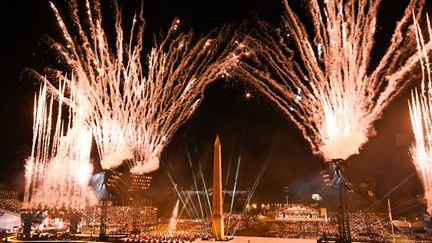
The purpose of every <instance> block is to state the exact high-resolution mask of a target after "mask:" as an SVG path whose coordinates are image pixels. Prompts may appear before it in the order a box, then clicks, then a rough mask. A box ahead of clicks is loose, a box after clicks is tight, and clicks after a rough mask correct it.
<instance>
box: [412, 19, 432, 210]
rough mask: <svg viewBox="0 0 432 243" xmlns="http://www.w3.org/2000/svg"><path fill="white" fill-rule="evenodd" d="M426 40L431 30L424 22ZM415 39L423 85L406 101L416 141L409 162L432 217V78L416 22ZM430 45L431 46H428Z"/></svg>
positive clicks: (425, 48) (425, 49)
mask: <svg viewBox="0 0 432 243" xmlns="http://www.w3.org/2000/svg"><path fill="white" fill-rule="evenodd" d="M427 24H428V25H427V26H428V33H429V40H430V39H431V37H432V29H431V26H430V22H429V18H428V19H427ZM416 37H417V38H416V39H417V48H418V54H419V56H420V57H421V59H420V65H421V68H422V84H421V89H420V92H419V91H417V89H415V90H413V91H412V93H411V99H410V100H409V101H408V105H409V111H410V117H411V125H412V128H413V132H414V137H415V142H414V144H413V145H412V146H411V148H410V152H411V156H412V161H413V163H414V165H415V167H416V170H417V174H418V175H419V177H420V179H421V181H422V184H423V188H424V191H425V199H426V202H427V209H428V212H429V214H432V78H431V70H430V62H429V57H428V49H429V48H428V46H427V45H428V43H425V41H424V38H423V35H422V33H421V29H420V26H419V25H418V23H417V22H416ZM429 45H430V43H429Z"/></svg>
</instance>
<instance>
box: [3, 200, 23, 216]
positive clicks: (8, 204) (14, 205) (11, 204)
mask: <svg viewBox="0 0 432 243" xmlns="http://www.w3.org/2000/svg"><path fill="white" fill-rule="evenodd" d="M21 207H22V202H21V201H19V200H17V199H0V208H2V209H6V210H9V211H12V212H17V213H18V212H19V211H20V210H21Z"/></svg>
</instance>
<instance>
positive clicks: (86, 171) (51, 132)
mask: <svg viewBox="0 0 432 243" xmlns="http://www.w3.org/2000/svg"><path fill="white" fill-rule="evenodd" d="M59 90H60V91H61V93H60V96H59V97H58V109H54V101H53V98H52V97H51V98H50V97H49V95H48V93H47V86H46V84H43V85H41V88H40V90H39V95H37V96H36V97H35V105H34V118H33V119H34V121H33V146H32V153H31V156H30V158H28V159H27V163H26V166H25V168H26V170H25V172H26V173H25V177H26V185H25V194H24V208H69V209H84V208H85V207H86V206H91V205H94V204H95V203H96V201H97V200H96V197H95V195H94V193H93V190H92V189H91V188H90V186H89V180H90V177H91V174H92V172H93V166H92V164H91V163H90V149H91V141H92V136H91V130H90V127H89V126H88V125H87V124H86V122H85V120H84V119H83V114H85V112H84V111H83V109H78V110H76V109H72V108H70V109H69V116H68V119H66V120H65V119H63V118H62V116H63V112H62V107H63V98H64V96H63V95H62V94H63V92H64V86H62V85H60V87H59ZM75 95H79V93H75V91H74V90H72V93H71V95H70V100H71V101H73V102H78V103H79V102H80V99H81V97H79V96H75ZM81 107H82V106H81ZM55 114H56V115H55ZM66 122H67V123H66Z"/></svg>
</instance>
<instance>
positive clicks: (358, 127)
mask: <svg viewBox="0 0 432 243" xmlns="http://www.w3.org/2000/svg"><path fill="white" fill-rule="evenodd" d="M379 2H380V1H379V0H365V1H356V0H348V1H318V0H312V1H305V4H306V5H307V7H305V8H304V9H308V10H310V13H309V15H310V16H311V21H312V24H313V31H310V32H308V31H306V27H305V25H304V24H303V23H302V22H301V21H300V18H299V17H298V16H297V15H296V14H295V13H294V12H293V10H292V8H291V7H290V6H289V4H288V1H287V0H284V6H285V15H284V17H283V30H276V31H275V30H273V28H272V27H271V26H269V25H268V24H266V23H264V22H260V21H258V27H257V28H256V29H254V30H253V31H249V34H248V35H247V36H245V43H247V44H246V47H245V49H250V50H261V51H256V52H253V51H249V50H248V51H247V55H246V56H248V57H249V59H247V60H245V62H243V63H242V64H241V65H239V66H241V69H240V70H239V72H240V75H241V76H243V78H244V79H245V80H249V81H250V82H252V83H254V84H255V85H257V87H258V88H259V89H260V90H261V91H262V92H263V93H264V94H265V95H266V96H268V97H269V98H270V99H271V100H272V101H274V102H275V104H276V105H277V106H278V107H280V109H282V110H283V112H284V113H285V114H286V115H287V116H288V117H289V118H290V119H291V120H292V121H293V122H294V123H295V124H296V125H297V126H298V127H299V129H300V130H301V132H302V133H303V135H304V137H305V138H306V139H307V141H308V142H309V143H310V144H311V146H312V149H313V152H314V153H318V154H321V155H322V156H323V157H324V158H325V160H326V161H330V160H331V159H335V158H340V159H346V158H348V157H349V156H351V155H353V154H357V153H358V152H359V149H360V148H361V146H362V145H363V144H365V143H366V142H367V140H368V137H369V136H371V135H373V134H374V129H373V125H372V124H373V122H374V121H375V120H377V119H378V118H379V117H380V115H381V112H382V110H383V109H384V108H385V107H386V106H387V105H388V104H389V102H390V101H391V100H392V99H393V98H394V97H395V96H396V95H397V94H398V93H399V92H400V90H401V88H402V87H403V86H404V85H405V84H406V82H404V80H405V79H404V78H405V76H406V75H408V72H409V71H410V70H411V69H412V68H413V67H414V66H415V63H416V62H417V61H418V57H417V55H415V48H414V47H413V48H409V47H411V46H413V45H414V44H413V40H412V38H406V36H410V35H412V36H413V28H411V26H412V25H410V24H409V23H408V22H410V14H411V12H412V11H413V10H416V11H418V12H420V11H421V9H422V6H423V5H422V1H415V0H412V1H410V3H409V5H408V7H407V9H406V10H405V13H404V15H403V17H402V19H401V20H400V21H399V22H398V23H397V24H396V28H395V32H394V34H393V36H392V38H391V42H390V45H389V46H388V48H387V50H386V52H385V53H384V55H383V56H382V58H381V60H380V62H379V63H378V65H377V66H376V67H375V69H374V70H373V69H372V68H373V67H372V66H371V65H370V59H371V55H370V54H371V50H372V49H373V45H374V39H373V37H374V35H375V26H376V16H377V12H378V8H379ZM418 17H419V16H416V18H418ZM288 43H293V44H294V45H295V47H296V48H291V47H290V46H289V44H288ZM402 50H403V51H402ZM369 70H371V71H370V72H369Z"/></svg>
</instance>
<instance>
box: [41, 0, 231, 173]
mask: <svg viewBox="0 0 432 243" xmlns="http://www.w3.org/2000/svg"><path fill="white" fill-rule="evenodd" d="M113 6H114V12H115V24H114V26H115V38H114V39H115V44H112V42H110V41H109V36H108V35H107V34H106V32H105V30H104V29H103V27H102V13H101V6H100V3H99V1H98V0H94V1H89V0H87V1H85V6H79V4H78V3H77V1H70V3H69V9H70V10H71V11H70V12H71V16H70V18H69V19H66V20H65V19H64V18H62V16H61V14H60V12H59V11H58V9H57V8H56V7H55V6H54V5H53V4H51V7H52V9H53V10H54V12H55V15H56V17H57V21H58V24H59V26H60V28H61V30H62V33H63V37H64V43H63V44H61V43H58V42H54V41H52V42H51V46H52V47H53V49H54V50H56V52H57V54H58V59H59V60H61V61H62V63H64V64H65V66H66V68H65V69H64V70H66V71H68V72H69V75H67V74H66V72H62V71H60V70H58V69H57V70H54V69H50V70H48V71H47V73H48V74H49V77H51V79H50V80H51V83H50V85H49V87H50V91H51V92H52V93H53V94H56V93H59V90H58V87H56V86H55V83H56V80H67V82H66V84H67V88H68V89H69V88H71V86H72V82H71V80H70V79H76V80H77V83H78V84H79V85H80V87H81V89H80V90H81V91H82V95H83V96H84V97H85V99H86V100H87V101H88V104H89V105H88V106H87V108H88V109H89V112H88V114H89V115H88V117H86V118H85V119H86V121H87V122H88V123H89V124H91V127H92V131H93V135H94V137H95V140H96V144H97V149H98V152H99V156H100V158H101V165H102V167H103V168H113V167H116V166H118V165H120V164H121V163H122V161H124V160H127V161H130V163H128V165H129V166H130V170H131V172H133V173H139V174H141V173H146V172H150V171H153V170H155V169H157V168H158V166H159V157H160V154H161V152H162V150H163V148H164V147H165V146H166V145H167V143H168V142H169V141H170V139H171V138H172V136H173V134H174V132H175V131H176V130H177V128H178V127H179V126H180V125H181V124H183V123H184V122H185V121H186V120H187V119H188V118H189V117H190V116H191V115H192V114H193V112H194V111H195V109H196V108H197V106H198V105H199V103H200V102H201V101H202V99H203V94H204V89H205V87H206V85H207V84H208V83H209V82H212V81H214V80H215V79H217V78H218V77H221V76H224V75H227V74H228V70H229V69H230V68H231V67H232V66H233V65H235V63H236V62H237V60H238V56H237V55H235V54H232V53H231V51H230V48H231V46H232V45H231V44H229V43H231V42H230V41H228V40H227V38H226V37H228V36H232V32H233V29H234V28H233V27H231V26H228V25H225V26H223V27H221V28H220V29H214V30H212V31H210V32H209V33H208V34H207V35H205V36H200V37H196V36H195V35H194V34H193V32H191V31H190V32H185V33H179V32H178V28H179V24H180V20H179V19H175V20H174V21H173V24H172V26H171V28H170V29H169V31H168V33H167V35H166V37H164V38H163V39H162V40H161V41H154V43H153V47H152V48H151V50H150V52H149V54H148V55H147V61H146V63H142V61H141V60H142V58H143V49H144V42H143V33H144V18H143V9H142V7H141V10H140V12H139V13H137V14H136V15H135V16H134V17H133V20H132V23H131V29H130V31H129V32H128V33H127V34H125V33H124V32H123V29H122V24H123V23H122V17H121V11H120V10H119V7H118V5H117V3H116V1H114V4H113ZM82 9H85V11H81V10H82ZM66 23H71V24H70V25H69V26H70V27H68V26H67V25H66ZM126 35H127V36H129V37H128V38H126V37H125V36H126ZM110 43H111V45H110ZM69 77H72V78H69ZM39 78H42V77H41V75H39Z"/></svg>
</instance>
